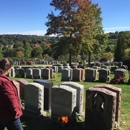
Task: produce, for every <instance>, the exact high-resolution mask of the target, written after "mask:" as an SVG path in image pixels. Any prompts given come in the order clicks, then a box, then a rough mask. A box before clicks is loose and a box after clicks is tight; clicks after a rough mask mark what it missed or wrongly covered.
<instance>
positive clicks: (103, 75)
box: [99, 68, 110, 82]
mask: <svg viewBox="0 0 130 130" xmlns="http://www.w3.org/2000/svg"><path fill="white" fill-rule="evenodd" d="M109 74H110V70H108V69H104V68H102V69H100V70H99V82H107V81H109V80H110V77H109Z"/></svg>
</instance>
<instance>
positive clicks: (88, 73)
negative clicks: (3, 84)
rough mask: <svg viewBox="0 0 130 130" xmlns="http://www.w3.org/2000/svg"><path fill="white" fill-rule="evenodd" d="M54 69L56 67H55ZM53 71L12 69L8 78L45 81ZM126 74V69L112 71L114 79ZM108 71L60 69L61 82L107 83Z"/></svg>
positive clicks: (51, 69)
mask: <svg viewBox="0 0 130 130" xmlns="http://www.w3.org/2000/svg"><path fill="white" fill-rule="evenodd" d="M55 68H56V67H55ZM53 72H54V69H53V68H51V67H49V68H26V70H25V69H23V68H15V69H14V68H12V69H11V72H10V73H9V76H10V77H11V76H12V77H21V78H25V77H26V78H34V79H47V80H50V79H52V78H53ZM126 73H128V71H127V70H126V69H122V68H117V69H115V70H114V78H116V77H119V76H122V77H123V78H124V77H125V74H126ZM109 74H110V70H109V69H105V68H101V69H98V68H94V67H93V68H89V69H81V68H74V69H71V68H61V81H88V82H94V81H99V82H107V81H110V77H109Z"/></svg>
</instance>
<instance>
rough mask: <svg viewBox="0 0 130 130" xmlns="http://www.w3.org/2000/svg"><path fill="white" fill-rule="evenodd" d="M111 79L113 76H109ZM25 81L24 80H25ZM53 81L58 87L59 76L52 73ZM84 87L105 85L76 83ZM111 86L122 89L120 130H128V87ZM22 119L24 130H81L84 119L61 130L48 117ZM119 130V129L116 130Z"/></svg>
mask: <svg viewBox="0 0 130 130" xmlns="http://www.w3.org/2000/svg"><path fill="white" fill-rule="evenodd" d="M110 76H111V77H112V76H113V75H110ZM17 79H18V78H13V80H17ZM25 79H26V78H25ZM26 80H27V81H28V82H33V79H26ZM51 81H53V85H58V84H60V83H61V74H60V73H54V78H53V79H51ZM77 83H80V84H82V85H84V90H86V89H88V88H89V87H93V86H94V85H97V84H105V83H100V82H77ZM113 86H115V87H118V88H121V89H122V96H121V98H122V100H121V114H120V118H121V122H120V124H121V127H122V130H130V85H128V84H113ZM84 105H85V91H84ZM21 119H22V124H23V127H24V129H25V130H64V129H65V130H82V124H83V122H84V118H83V120H82V121H81V122H77V123H75V124H68V126H66V127H64V128H61V127H60V126H59V125H57V124H55V123H52V122H51V121H50V119H49V118H48V117H43V116H41V118H39V119H27V118H26V119H25V118H21ZM116 130H119V129H116Z"/></svg>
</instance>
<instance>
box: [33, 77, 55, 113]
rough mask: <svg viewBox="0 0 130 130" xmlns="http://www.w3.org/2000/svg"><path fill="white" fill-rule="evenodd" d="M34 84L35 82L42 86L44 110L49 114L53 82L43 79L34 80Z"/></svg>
mask: <svg viewBox="0 0 130 130" xmlns="http://www.w3.org/2000/svg"><path fill="white" fill-rule="evenodd" d="M34 82H37V83H39V84H41V85H43V88H44V110H47V111H49V112H51V95H52V87H53V82H51V81H48V80H43V79H35V80H34Z"/></svg>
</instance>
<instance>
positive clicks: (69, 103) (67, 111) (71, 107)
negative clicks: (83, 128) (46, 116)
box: [51, 85, 77, 121]
mask: <svg viewBox="0 0 130 130" xmlns="http://www.w3.org/2000/svg"><path fill="white" fill-rule="evenodd" d="M76 95H77V93H76V89H74V88H71V87H69V86H66V85H59V86H53V87H52V105H51V107H52V109H51V110H52V111H51V118H52V119H53V120H55V121H57V119H58V117H59V116H62V115H64V116H68V117H69V118H70V119H71V120H74V115H75V108H76Z"/></svg>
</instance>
